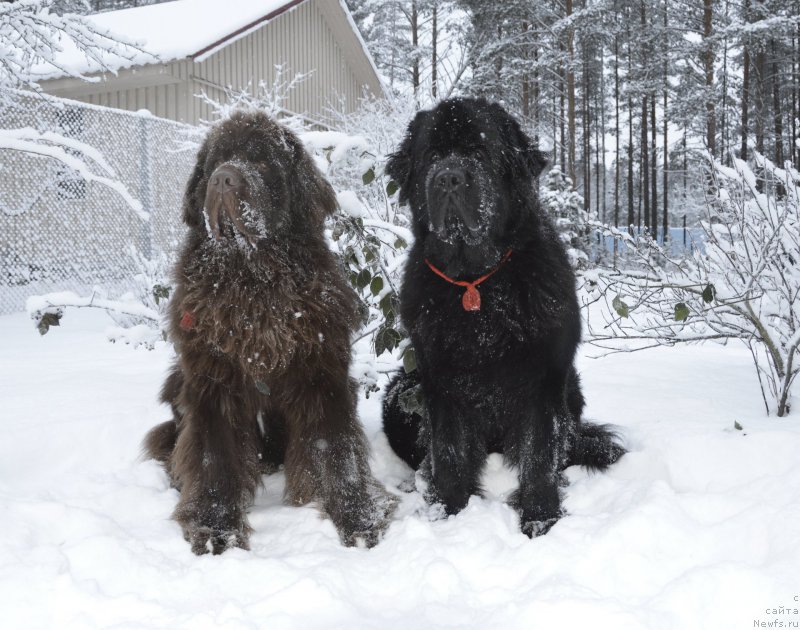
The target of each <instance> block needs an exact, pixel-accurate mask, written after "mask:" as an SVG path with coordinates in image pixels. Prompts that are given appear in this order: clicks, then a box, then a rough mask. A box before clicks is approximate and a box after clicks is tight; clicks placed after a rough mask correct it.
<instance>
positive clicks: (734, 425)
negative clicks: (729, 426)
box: [733, 420, 744, 431]
mask: <svg viewBox="0 0 800 630" xmlns="http://www.w3.org/2000/svg"><path fill="white" fill-rule="evenodd" d="M733 428H734V429H736V430H737V431H741V430H742V429H743V428H744V427H742V425H741V424H739V421H738V420H734V421H733Z"/></svg>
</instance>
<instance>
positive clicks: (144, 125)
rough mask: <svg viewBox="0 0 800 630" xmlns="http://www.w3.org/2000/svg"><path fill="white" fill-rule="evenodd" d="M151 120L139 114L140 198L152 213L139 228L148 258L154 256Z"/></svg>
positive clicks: (140, 241) (140, 239) (140, 240)
mask: <svg viewBox="0 0 800 630" xmlns="http://www.w3.org/2000/svg"><path fill="white" fill-rule="evenodd" d="M148 123H150V120H149V119H148V118H147V116H143V115H140V116H139V139H140V144H139V147H140V153H141V155H140V164H141V165H142V167H141V168H140V169H139V173H140V175H139V198H140V199H141V201H142V205H143V206H144V209H145V211H147V212H148V213H149V214H150V220H149V221H142V226H141V228H140V230H139V243H140V246H141V251H142V254H143V255H144V257H145V258H147V259H148V260H150V259H152V257H153V220H154V219H155V217H154V216H153V214H154V213H153V210H154V207H153V206H154V203H153V168H152V160H151V159H150V133H149V128H148Z"/></svg>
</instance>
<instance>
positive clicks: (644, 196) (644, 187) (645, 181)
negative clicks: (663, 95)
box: [640, 94, 650, 228]
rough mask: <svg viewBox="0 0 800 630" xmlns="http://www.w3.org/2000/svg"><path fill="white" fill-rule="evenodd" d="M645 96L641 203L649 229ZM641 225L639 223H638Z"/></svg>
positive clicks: (648, 173)
mask: <svg viewBox="0 0 800 630" xmlns="http://www.w3.org/2000/svg"><path fill="white" fill-rule="evenodd" d="M648 128H649V126H648V124H647V95H646V94H645V95H643V96H642V140H641V158H642V165H641V179H642V193H641V197H640V199H641V203H642V204H643V206H644V227H645V228H649V227H650V150H649V147H648V146H647V145H648V142H647V130H648ZM640 223H641V221H640Z"/></svg>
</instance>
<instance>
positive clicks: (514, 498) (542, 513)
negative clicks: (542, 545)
mask: <svg viewBox="0 0 800 630" xmlns="http://www.w3.org/2000/svg"><path fill="white" fill-rule="evenodd" d="M508 503H509V505H510V506H511V507H512V508H514V510H516V512H517V513H518V514H519V524H520V529H521V530H522V533H523V534H525V535H526V536H527V537H528V538H536V537H537V536H543V535H544V534H546V533H547V532H549V531H550V528H551V527H553V525H555V524H556V522H557V521H558V519H560V518H561V517H562V516H564V514H565V512H564V510H563V509H561V505H560V501H559V495H558V490H557V487H555V488H553V492H550V493H547V494H538V495H536V496H530V495H529V496H526V497H525V498H524V499H523V497H522V496H521V492H520V491H519V490H517V491H516V492H514V493H513V494H512V495H511V497H510V498H509V500H508Z"/></svg>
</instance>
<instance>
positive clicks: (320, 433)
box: [145, 112, 395, 554]
mask: <svg viewBox="0 0 800 630" xmlns="http://www.w3.org/2000/svg"><path fill="white" fill-rule="evenodd" d="M335 205H336V201H335V196H334V193H333V190H332V189H331V187H330V185H329V184H328V183H327V182H326V181H325V180H324V178H323V177H322V176H321V175H320V173H319V172H318V171H317V169H316V168H315V166H314V165H313V162H312V161H311V158H310V157H309V156H308V154H307V153H306V152H305V150H304V149H303V147H302V145H301V144H300V142H299V140H298V139H297V137H296V136H294V135H293V134H292V133H291V132H289V131H288V130H287V129H285V128H283V127H282V126H280V125H278V124H277V123H275V122H273V121H272V120H270V119H269V118H268V117H267V116H266V115H264V114H262V113H254V112H237V113H235V114H233V116H232V117H231V118H230V119H229V120H227V121H225V122H223V123H221V124H220V125H218V126H217V127H215V128H214V129H213V130H212V131H211V132H210V134H209V135H208V137H207V139H206V141H205V143H204V144H203V147H202V148H201V149H200V152H199V154H198V157H197V165H196V166H195V169H194V172H193V173H192V175H191V177H190V179H189V182H188V185H187V189H186V194H185V197H184V203H183V220H184V222H185V223H186V224H187V225H188V226H189V227H190V230H189V233H188V235H187V237H186V240H185V243H184V245H183V250H182V253H181V255H180V259H179V261H178V263H177V266H176V269H175V293H174V295H173V297H172V300H171V302H170V307H169V318H170V327H169V333H170V336H171V338H172V340H173V341H174V343H175V348H176V350H177V354H178V360H177V362H176V365H175V366H174V368H173V370H172V372H171V374H170V375H169V377H168V378H167V380H166V382H165V383H164V387H163V390H162V393H161V398H162V400H163V401H164V402H166V403H168V404H169V405H170V406H171V407H172V411H173V415H174V418H173V420H170V421H168V422H166V423H164V424H161V425H159V426H157V427H155V428H154V429H152V430H151V431H150V433H149V434H148V436H147V438H146V441H145V448H146V451H147V453H148V454H149V455H150V456H151V457H153V458H155V459H157V460H159V461H161V462H163V463H164V465H165V468H166V469H167V471H168V472H169V474H170V477H171V479H172V482H173V485H174V486H175V487H176V488H178V489H179V490H180V493H181V496H180V501H179V503H178V506H177V508H176V510H175V513H174V515H173V517H174V518H175V520H177V521H178V522H179V523H180V524H181V526H182V527H183V531H184V535H185V537H186V539H187V540H188V541H189V543H190V544H191V546H192V550H193V551H194V552H195V553H198V554H202V553H206V552H207V551H208V550H211V551H213V552H214V553H220V552H221V551H224V550H225V549H226V548H227V547H230V546H238V547H243V548H247V547H248V535H249V531H250V529H249V527H248V524H247V519H246V514H245V512H246V509H247V508H248V506H249V505H250V504H251V502H252V499H253V496H254V493H255V490H256V487H257V484H258V482H259V479H260V475H261V473H262V472H268V471H270V470H275V469H276V468H277V466H279V465H280V464H284V465H285V471H286V499H287V500H288V501H289V502H290V503H292V504H294V505H301V504H304V503H308V502H309V501H317V502H318V503H319V506H320V507H321V509H322V510H323V511H324V512H325V513H326V514H327V515H328V516H329V517H330V518H331V520H332V521H333V523H334V524H335V525H336V528H337V530H338V531H339V535H340V537H341V539H342V542H343V543H344V544H346V545H353V544H356V543H357V542H359V541H361V542H362V543H363V544H366V545H367V546H372V545H374V544H375V543H377V541H378V539H379V537H380V535H381V533H382V532H383V530H384V529H385V528H386V526H387V524H388V520H389V517H390V515H391V513H392V511H393V508H394V505H395V502H394V500H393V499H392V498H391V496H390V495H388V494H387V493H386V492H385V490H384V489H383V488H382V487H381V486H380V485H379V484H378V483H377V481H376V480H375V479H374V478H373V476H372V474H371V472H370V469H369V464H368V461H367V460H368V448H367V443H366V440H365V438H364V434H363V432H362V429H361V427H360V425H359V423H358V419H357V416H356V399H355V388H354V385H353V383H352V382H351V380H350V379H349V377H348V368H349V363H350V338H351V334H352V333H353V331H354V329H355V327H356V326H357V325H358V322H359V315H358V309H357V298H356V295H355V293H354V292H353V290H352V289H351V288H350V287H349V285H348V284H347V281H346V279H345V278H344V275H343V273H342V270H341V269H340V266H339V264H338V263H337V260H336V259H335V257H334V256H333V255H332V253H331V252H330V250H329V249H328V246H327V244H326V242H325V239H324V237H323V221H324V219H325V217H326V216H328V215H329V214H330V213H331V212H333V210H334V208H335Z"/></svg>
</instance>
